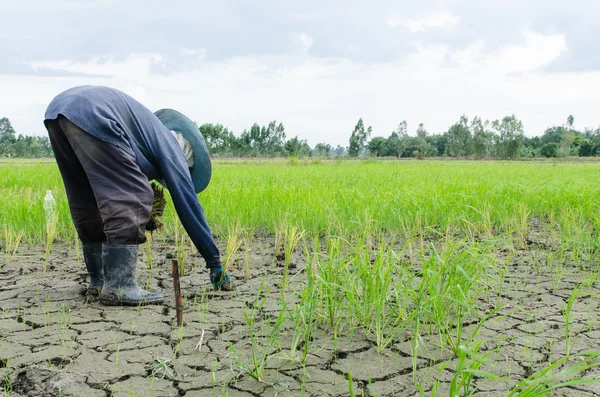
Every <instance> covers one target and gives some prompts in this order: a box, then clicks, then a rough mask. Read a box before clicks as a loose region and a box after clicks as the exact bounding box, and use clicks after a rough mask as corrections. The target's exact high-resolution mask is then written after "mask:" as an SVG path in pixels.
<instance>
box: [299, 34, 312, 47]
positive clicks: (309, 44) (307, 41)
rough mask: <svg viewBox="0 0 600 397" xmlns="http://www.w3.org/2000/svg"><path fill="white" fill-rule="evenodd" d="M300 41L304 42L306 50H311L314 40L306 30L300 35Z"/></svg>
mask: <svg viewBox="0 0 600 397" xmlns="http://www.w3.org/2000/svg"><path fill="white" fill-rule="evenodd" d="M298 41H300V43H302V45H303V46H304V51H305V52H308V51H309V50H310V48H311V47H312V46H313V42H314V41H313V38H312V37H310V36H309V35H308V34H307V33H305V32H302V33H300V34H299V35H298Z"/></svg>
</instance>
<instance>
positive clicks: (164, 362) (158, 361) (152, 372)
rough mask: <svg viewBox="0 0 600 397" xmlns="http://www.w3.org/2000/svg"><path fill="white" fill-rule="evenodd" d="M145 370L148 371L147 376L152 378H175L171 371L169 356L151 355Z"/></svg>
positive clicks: (171, 364) (171, 365)
mask: <svg viewBox="0 0 600 397" xmlns="http://www.w3.org/2000/svg"><path fill="white" fill-rule="evenodd" d="M146 370H147V371H148V376H150V377H152V378H158V377H159V376H160V379H164V378H165V377H168V378H170V379H174V378H175V374H174V373H173V363H172V361H171V359H170V358H164V357H158V356H152V358H151V359H150V361H148V362H147V363H146Z"/></svg>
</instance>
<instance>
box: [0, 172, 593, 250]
mask: <svg viewBox="0 0 600 397" xmlns="http://www.w3.org/2000/svg"><path fill="white" fill-rule="evenodd" d="M294 164H296V165H290V164H289V163H283V162H282V163H274V164H270V163H269V162H257V163H253V162H249V163H245V162H222V163H219V162H217V163H216V164H215V166H214V174H213V179H212V181H211V184H210V185H209V187H208V188H207V190H206V191H205V192H203V193H201V194H200V196H199V198H200V202H201V204H202V205H203V207H204V210H205V212H206V215H207V218H208V220H209V224H210V225H211V227H212V228H213V233H215V234H222V233H223V232H225V231H226V230H227V229H228V228H229V227H231V226H233V225H235V224H236V223H240V225H241V227H243V228H248V229H251V230H254V231H268V232H271V233H275V232H276V230H277V228H278V227H280V226H281V225H282V224H288V225H296V226H298V227H299V228H301V229H303V230H306V232H307V233H308V234H309V235H311V236H313V235H321V236H324V235H334V236H338V237H348V236H351V235H355V234H356V233H358V234H361V233H362V231H364V229H365V227H366V226H367V225H369V227H371V228H372V230H382V229H384V230H386V231H388V232H389V233H390V234H394V235H402V236H405V235H423V234H427V235H430V234H437V233H440V232H448V231H457V232H458V231H460V232H463V233H467V234H468V235H473V234H474V233H483V234H486V235H490V234H491V235H499V234H503V233H515V232H517V233H518V232H519V231H521V232H523V231H524V230H525V229H526V228H527V227H528V225H529V223H530V221H531V220H532V219H535V220H536V222H541V223H542V224H544V225H547V226H549V227H551V228H554V227H558V228H559V229H558V230H559V231H560V234H561V238H562V239H575V240H579V239H580V238H581V237H582V236H583V235H587V238H586V240H590V236H589V233H588V232H589V231H592V230H594V229H593V228H594V227H595V226H600V224H599V222H600V220H599V219H600V216H599V214H600V200H599V198H600V184H599V183H597V182H598V180H599V177H600V164H597V163H582V164H578V163H508V162H507V163H501V162H425V161H424V162H404V161H402V162H369V161H366V162H358V163H357V162H353V163H344V162H334V163H320V162H316V163H312V162H306V163H294ZM1 167H2V168H0V171H1V172H0V202H1V203H2V204H1V206H0V219H1V224H2V226H6V227H8V228H9V229H10V230H12V231H14V232H17V231H23V232H24V241H27V242H31V243H34V242H38V243H41V242H45V235H44V234H45V221H44V212H43V197H44V194H45V192H46V190H47V189H51V190H52V191H53V193H54V196H55V197H56V199H57V203H58V204H57V206H58V209H59V213H60V216H59V221H58V230H57V237H58V238H61V239H67V240H68V239H73V233H74V229H73V227H72V224H71V222H70V219H69V212H68V204H67V201H66V196H65V193H64V189H63V187H62V180H61V178H60V174H59V172H58V169H57V167H56V166H55V165H53V164H40V165H17V164H10V163H9V164H4V165H1ZM173 219H174V211H173V210H172V207H170V208H169V210H168V211H167V214H166V216H165V218H164V219H163V220H164V221H165V223H166V224H167V225H173V224H174V220H173ZM580 243H582V245H583V246H588V247H589V244H595V243H594V241H593V239H592V240H591V241H580Z"/></svg>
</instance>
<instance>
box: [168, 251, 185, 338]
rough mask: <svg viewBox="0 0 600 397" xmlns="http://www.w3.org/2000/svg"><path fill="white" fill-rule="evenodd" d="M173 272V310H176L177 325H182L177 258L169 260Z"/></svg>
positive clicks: (181, 302)
mask: <svg viewBox="0 0 600 397" xmlns="http://www.w3.org/2000/svg"><path fill="white" fill-rule="evenodd" d="M171 266H172V268H171V269H172V273H173V290H174V291H175V310H176V312H177V326H178V327H181V326H182V325H183V308H182V306H183V299H182V298H181V285H180V284H179V264H178V263H177V259H172V260H171Z"/></svg>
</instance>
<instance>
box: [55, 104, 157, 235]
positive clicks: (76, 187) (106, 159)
mask: <svg viewBox="0 0 600 397" xmlns="http://www.w3.org/2000/svg"><path fill="white" fill-rule="evenodd" d="M45 124H46V129H47V130H48V135H49V137H50V143H51V144H52V150H53V151H54V156H55V158H56V162H57V163H58V168H59V169H60V173H61V175H62V179H63V183H64V185H65V190H66V192H67V199H68V201H69V208H70V210H71V216H72V217H73V223H74V224H75V229H76V230H77V234H78V235H79V239H80V240H81V241H82V242H83V243H97V242H106V243H108V244H142V243H144V242H145V241H146V235H145V233H144V232H145V229H146V224H147V223H148V220H149V219H150V211H151V210H152V201H153V198H154V194H153V192H152V188H151V187H150V183H149V182H148V178H147V177H146V176H145V175H144V174H143V173H142V171H141V170H140V168H139V167H138V165H137V163H136V162H135V158H134V157H133V156H131V155H130V154H128V153H126V152H125V151H123V150H122V149H120V148H118V147H116V146H114V145H111V144H110V143H107V142H104V141H103V140H101V139H98V138H96V137H95V136H93V135H91V134H88V133H86V132H85V131H83V130H82V129H81V128H79V127H77V126H76V125H75V124H73V123H71V122H70V121H69V120H67V119H66V118H65V117H64V116H62V115H61V116H59V117H58V119H56V120H47V121H46V123H45Z"/></svg>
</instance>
